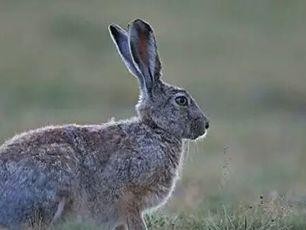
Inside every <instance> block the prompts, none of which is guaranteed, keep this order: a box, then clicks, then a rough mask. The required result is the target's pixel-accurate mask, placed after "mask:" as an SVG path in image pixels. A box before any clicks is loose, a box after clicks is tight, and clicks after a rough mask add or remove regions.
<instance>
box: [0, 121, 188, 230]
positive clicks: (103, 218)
mask: <svg viewBox="0 0 306 230" xmlns="http://www.w3.org/2000/svg"><path fill="white" fill-rule="evenodd" d="M181 148H182V141H181V140H180V139H176V138H174V137H172V136H170V135H169V134H167V133H165V132H164V131H163V130H160V129H158V128H157V127H151V126H149V125H147V124H144V123H142V122H140V121H138V120H137V119H132V120H131V121H126V122H122V123H110V124H105V125H94V126H77V125H65V126H58V127H46V128H43V129H38V130H34V131H30V132H28V133H25V134H21V135H18V136H16V137H15V138H13V139H12V140H9V141H7V142H6V143H5V144H4V145H3V146H2V147H1V148H0V194H1V196H0V207H1V209H0V224H4V225H8V226H11V225H13V224H17V223H25V222H27V221H29V220H31V219H32V220H34V218H37V217H38V218H41V220H43V221H44V222H50V221H51V220H52V219H53V217H54V215H55V213H56V211H57V209H58V205H59V203H60V201H61V200H63V199H64V200H65V201H66V204H65V208H64V210H63V213H62V214H65V213H69V212H72V213H73V212H75V213H76V214H80V215H84V214H85V215H88V216H89V217H92V218H94V219H95V220H96V221H98V222H102V223H107V224H109V225H111V227H114V226H115V225H116V224H118V223H120V222H122V223H125V220H121V219H120V218H129V217H128V216H127V214H126V213H124V212H125V210H129V209H132V210H133V209H134V210H135V212H136V213H134V215H137V217H139V216H140V215H141V213H140V212H141V211H142V210H145V209H148V208H152V207H155V206H157V205H159V204H161V203H162V202H164V201H165V200H166V198H167V197H168V196H169V193H170V192H171V191H172V188H173V185H174V180H175V179H176V177H177V171H178V167H179V163H180V158H181ZM122 212H123V213H122ZM36 215H39V216H36Z"/></svg>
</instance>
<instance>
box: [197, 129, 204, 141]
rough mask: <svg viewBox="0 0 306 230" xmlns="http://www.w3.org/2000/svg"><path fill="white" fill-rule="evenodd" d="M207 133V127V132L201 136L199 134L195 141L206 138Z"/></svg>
mask: <svg viewBox="0 0 306 230" xmlns="http://www.w3.org/2000/svg"><path fill="white" fill-rule="evenodd" d="M206 134H207V129H206V130H205V133H204V134H203V135H201V136H198V137H197V138H196V139H195V141H199V140H202V139H204V138H205V137H206Z"/></svg>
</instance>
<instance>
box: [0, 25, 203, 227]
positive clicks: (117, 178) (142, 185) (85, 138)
mask: <svg viewBox="0 0 306 230" xmlns="http://www.w3.org/2000/svg"><path fill="white" fill-rule="evenodd" d="M109 31H110V34H111V37H112V39H113V41H114V43H115V45H116V47H117V50H118V52H119V54H120V56H121V58H122V60H123V62H124V63H125V65H126V66H127V68H128V69H129V71H130V72H131V73H132V74H133V75H134V76H135V77H136V78H137V79H138V82H139V87H140V99H139V102H138V104H137V106H136V111H137V116H136V117H134V118H131V119H129V120H125V121H119V122H110V123H107V124H99V125H84V126H79V125H63V126H52V127H45V128H41V129H37V130H33V131H29V132H26V133H23V134H21V135H17V136H15V137H14V138H12V139H11V140H9V141H7V142H5V143H4V144H3V145H2V146H1V147H0V228H1V226H2V227H6V228H9V229H22V228H25V227H26V226H28V225H31V224H36V222H40V223H41V224H45V225H46V226H47V225H49V224H51V223H54V222H56V221H57V220H58V219H60V218H63V217H64V216H67V215H68V214H69V215H71V214H72V215H75V216H80V217H84V218H88V219H89V220H92V221H94V222H95V223H96V224H101V226H103V227H104V228H105V229H116V228H117V229H129V230H142V229H146V226H145V223H144V221H143V218H142V214H143V212H144V211H145V210H147V209H151V208H154V207H158V206H160V205H162V204H163V203H165V202H166V201H167V199H168V198H169V197H170V195H171V192H172V191H173V188H174V185H175V182H176V180H177V178H178V170H179V167H180V166H181V164H182V145H183V141H184V139H196V138H198V137H200V136H203V135H204V134H205V133H206V130H207V129H208V120H207V118H206V117H205V116H204V114H203V112H202V111H201V109H200V108H199V107H198V105H197V104H196V102H195V101H194V99H192V97H191V96H190V94H189V93H188V92H187V91H186V90H184V89H181V88H178V87H175V86H172V85H169V84H166V83H164V82H163V81H162V80H161V79H160V77H161V62H160V60H159V57H158V53H157V47H156V41H155V37H154V33H153V30H152V28H151V27H150V25H149V24H148V23H146V22H144V21H142V20H140V19H137V20H135V21H133V22H131V23H130V25H129V27H128V30H124V29H122V28H120V27H119V26H117V25H111V26H110V27H109Z"/></svg>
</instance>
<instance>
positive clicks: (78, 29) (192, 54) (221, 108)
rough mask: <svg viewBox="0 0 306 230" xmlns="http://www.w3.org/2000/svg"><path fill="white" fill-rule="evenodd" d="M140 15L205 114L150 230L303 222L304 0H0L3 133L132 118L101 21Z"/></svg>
mask: <svg viewBox="0 0 306 230" xmlns="http://www.w3.org/2000/svg"><path fill="white" fill-rule="evenodd" d="M135 18H143V19H145V20H147V21H149V22H150V23H151V24H152V26H153V27H154V28H155V32H156V35H157V40H158V48H159V54H160V56H161V59H162V62H163V73H164V76H163V79H164V80H166V81H167V82H169V83H174V84H177V85H180V86H183V87H185V88H186V89H188V91H189V92H191V93H192V95H193V97H194V98H195V99H196V100H197V102H198V104H199V105H200V106H201V107H202V108H203V110H204V111H205V113H206V114H207V115H208V116H209V118H210V120H211V128H210V130H209V132H208V135H207V137H206V139H204V140H200V141H197V142H195V143H194V142H190V143H189V144H188V148H187V149H186V152H187V153H186V159H185V163H184V168H183V171H182V173H181V180H180V181H179V183H178V185H177V187H176V190H175V192H174V195H173V197H172V198H171V200H170V201H169V202H168V203H167V205H166V206H165V207H163V208H162V209H161V210H159V211H158V212H157V213H155V212H154V213H152V214H148V215H147V216H146V219H147V223H148V227H149V229H216V230H217V229H306V167H305V165H306V141H305V140H306V139H305V137H306V65H305V63H306V27H305V24H306V1H304V0H291V1H280V0H257V1H255V0H254V1H252V0H190V1H183V0H176V1H174V0H167V1H164V0H156V1H149V0H142V1H141V0H131V1H123V0H118V1H105V0H90V1H81V0H74V1H69V0H62V1H46V0H27V1H17V0H0V142H1V143H2V142H4V141H5V140H6V139H8V138H10V137H12V136H13V135H14V134H16V133H19V132H22V131H25V130H29V129H33V128H38V127H41V126H45V125H48V124H62V123H79V124H87V123H102V122H106V121H108V120H110V119H111V118H112V117H115V119H122V118H127V117H131V116H133V115H134V104H135V103H136V102H137V99H138V87H137V81H136V80H135V78H133V77H132V76H131V75H130V74H129V73H128V71H127V70H126V69H125V67H124V66H123V64H122V62H121V61H120V58H119V55H118V54H116V52H115V47H114V45H113V44H112V41H111V39H110V37H109V34H108V30H107V26H108V25H109V24H111V23H118V24H120V25H121V26H126V25H127V23H128V22H129V21H131V20H133V19H135ZM58 228H59V229H67V230H68V229H95V227H94V226H91V225H90V224H78V223H75V222H73V221H68V222H66V223H62V224H61V225H60V226H58Z"/></svg>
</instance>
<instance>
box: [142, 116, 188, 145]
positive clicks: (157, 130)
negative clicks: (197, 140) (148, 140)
mask: <svg viewBox="0 0 306 230" xmlns="http://www.w3.org/2000/svg"><path fill="white" fill-rule="evenodd" d="M141 123H143V124H144V125H146V126H148V127H149V128H150V129H151V130H152V132H153V133H156V134H158V135H160V136H161V137H162V138H163V139H164V140H165V141H166V142H169V143H173V144H174V143H176V144H177V145H179V146H182V143H183V140H182V138H180V137H177V136H175V135H173V134H172V133H170V132H168V131H167V130H165V129H163V128H161V127H159V126H158V125H157V124H156V123H155V122H154V121H153V120H152V119H150V118H145V117H142V119H141Z"/></svg>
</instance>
